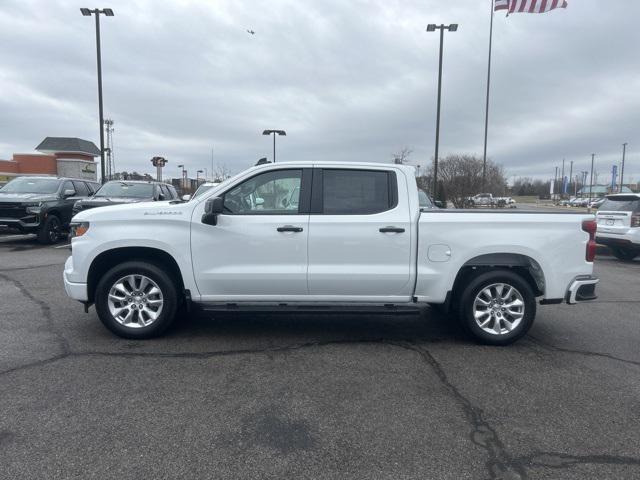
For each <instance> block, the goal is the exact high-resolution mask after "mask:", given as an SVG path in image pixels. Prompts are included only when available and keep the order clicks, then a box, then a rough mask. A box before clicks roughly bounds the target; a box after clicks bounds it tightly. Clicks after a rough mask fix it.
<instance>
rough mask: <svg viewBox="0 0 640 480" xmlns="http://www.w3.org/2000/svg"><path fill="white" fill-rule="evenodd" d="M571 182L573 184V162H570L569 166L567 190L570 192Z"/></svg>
mask: <svg viewBox="0 0 640 480" xmlns="http://www.w3.org/2000/svg"><path fill="white" fill-rule="evenodd" d="M571 182H573V160H571V164H570V166H569V185H568V186H567V188H568V189H569V191H571Z"/></svg>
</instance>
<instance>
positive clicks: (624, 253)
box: [611, 247, 640, 262]
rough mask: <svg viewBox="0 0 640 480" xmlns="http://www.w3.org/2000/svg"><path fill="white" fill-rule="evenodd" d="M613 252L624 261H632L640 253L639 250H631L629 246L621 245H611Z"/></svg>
mask: <svg viewBox="0 0 640 480" xmlns="http://www.w3.org/2000/svg"><path fill="white" fill-rule="evenodd" d="M611 253H613V256H614V257H616V258H617V259H618V260H622V261H623V262H631V261H632V260H633V259H634V258H636V257H637V256H638V254H640V251H638V250H631V249H628V248H620V247H611Z"/></svg>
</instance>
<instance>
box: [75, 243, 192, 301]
mask: <svg viewBox="0 0 640 480" xmlns="http://www.w3.org/2000/svg"><path fill="white" fill-rule="evenodd" d="M129 261H141V262H147V263H151V264H153V265H155V266H156V267H158V268H160V269H162V270H163V271H165V272H166V273H167V274H168V275H169V276H170V278H171V279H172V280H173V281H174V282H175V283H176V289H177V291H178V292H179V294H180V295H182V292H184V280H183V278H182V272H181V270H180V267H179V266H178V262H176V260H175V258H173V256H172V255H171V254H170V253H168V252H166V251H164V250H161V249H159V248H153V247H119V248H114V249H111V250H107V251H104V252H102V253H100V254H99V255H98V256H97V257H96V258H94V259H93V261H92V262H91V266H90V267H89V273H88V275H87V293H88V302H90V303H93V302H94V301H95V293H96V287H97V286H98V283H99V282H100V279H101V278H102V276H103V275H104V274H105V273H107V272H108V271H109V270H110V269H111V268H113V267H114V266H115V265H118V264H121V263H124V262H129Z"/></svg>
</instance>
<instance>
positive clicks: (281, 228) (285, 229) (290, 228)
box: [276, 225, 302, 233]
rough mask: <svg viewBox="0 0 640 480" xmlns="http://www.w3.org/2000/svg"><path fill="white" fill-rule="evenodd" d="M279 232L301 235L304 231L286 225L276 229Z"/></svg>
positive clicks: (300, 228)
mask: <svg viewBox="0 0 640 480" xmlns="http://www.w3.org/2000/svg"><path fill="white" fill-rule="evenodd" d="M276 230H278V231H279V232H296V233H300V232H301V231H302V227H294V226H293V225H285V226H284V227H278V228H276Z"/></svg>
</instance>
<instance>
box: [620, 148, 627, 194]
mask: <svg viewBox="0 0 640 480" xmlns="http://www.w3.org/2000/svg"><path fill="white" fill-rule="evenodd" d="M625 153H627V142H624V143H623V144H622V168H621V169H620V193H622V187H623V186H624V155H625Z"/></svg>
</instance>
